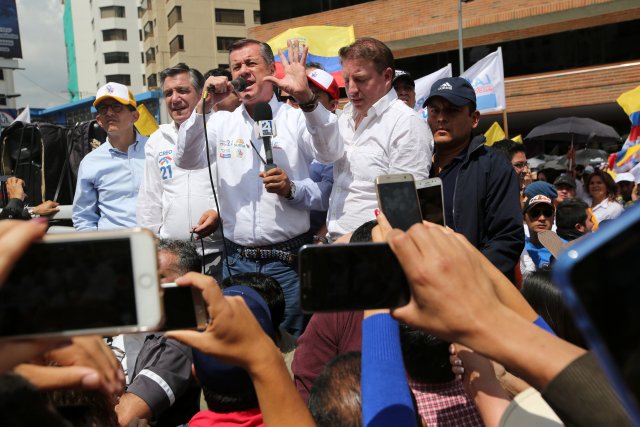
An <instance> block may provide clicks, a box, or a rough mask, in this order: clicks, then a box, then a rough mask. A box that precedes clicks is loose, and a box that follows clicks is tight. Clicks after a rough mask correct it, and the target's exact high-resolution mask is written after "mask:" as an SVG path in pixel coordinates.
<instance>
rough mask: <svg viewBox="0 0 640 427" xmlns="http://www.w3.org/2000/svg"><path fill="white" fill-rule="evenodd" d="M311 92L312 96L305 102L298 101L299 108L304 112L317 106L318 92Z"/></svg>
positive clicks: (308, 111) (310, 110)
mask: <svg viewBox="0 0 640 427" xmlns="http://www.w3.org/2000/svg"><path fill="white" fill-rule="evenodd" d="M312 93H313V96H312V97H311V99H310V100H309V101H307V102H305V103H304V104H300V103H298V107H300V109H301V110H302V111H304V112H305V113H310V112H312V111H313V110H315V109H316V107H317V106H318V94H317V93H315V92H313V91H312Z"/></svg>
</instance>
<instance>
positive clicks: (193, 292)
mask: <svg viewBox="0 0 640 427" xmlns="http://www.w3.org/2000/svg"><path fill="white" fill-rule="evenodd" d="M161 286H162V290H163V293H164V298H163V301H164V315H165V322H164V326H163V328H162V329H163V330H165V331H169V330H173V329H199V328H204V327H205V326H206V323H204V322H206V312H205V310H206V307H205V305H204V300H203V299H202V294H201V293H200V291H198V290H197V289H195V288H192V287H191V286H177V285H175V284H166V285H165V284H163V285H161Z"/></svg>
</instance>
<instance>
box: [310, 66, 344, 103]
mask: <svg viewBox="0 0 640 427" xmlns="http://www.w3.org/2000/svg"><path fill="white" fill-rule="evenodd" d="M307 79H309V81H310V82H311V83H313V84H314V85H315V86H317V87H318V88H319V89H320V90H323V91H325V92H327V93H328V94H329V96H330V97H331V98H333V99H340V88H339V87H338V82H336V79H334V78H333V76H332V75H331V74H329V73H327V72H326V71H324V70H320V69H319V68H316V69H315V70H313V71H312V72H310V73H309V74H307Z"/></svg>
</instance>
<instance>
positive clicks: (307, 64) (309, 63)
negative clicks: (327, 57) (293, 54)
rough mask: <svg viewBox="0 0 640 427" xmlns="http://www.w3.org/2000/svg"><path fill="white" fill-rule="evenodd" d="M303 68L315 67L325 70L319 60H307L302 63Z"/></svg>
mask: <svg viewBox="0 0 640 427" xmlns="http://www.w3.org/2000/svg"><path fill="white" fill-rule="evenodd" d="M304 68H317V69H319V70H322V71H325V69H324V67H323V66H322V64H321V63H319V62H307V63H306V64H304Z"/></svg>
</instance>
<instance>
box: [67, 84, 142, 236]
mask: <svg viewBox="0 0 640 427" xmlns="http://www.w3.org/2000/svg"><path fill="white" fill-rule="evenodd" d="M93 106H94V107H95V108H96V110H98V115H97V116H96V120H97V121H98V124H99V125H100V126H101V127H102V128H103V129H104V130H105V131H106V132H107V140H106V141H105V143H104V144H102V145H101V146H100V147H98V148H97V149H95V150H94V151H92V152H91V153H89V154H88V155H87V156H86V157H85V158H84V159H82V162H80V168H79V170H78V182H77V185H76V194H75V197H74V199H73V215H72V217H71V218H72V220H73V226H74V227H75V228H76V230H78V231H89V230H109V229H114V228H126V227H135V225H136V199H137V197H138V188H139V187H140V182H141V180H142V176H143V172H144V146H145V143H146V141H147V138H146V137H144V136H142V135H140V134H139V133H138V132H137V131H136V129H135V127H134V126H133V124H134V123H135V122H136V120H138V117H139V114H138V111H137V110H136V106H137V104H136V100H135V99H134V97H133V94H132V93H131V91H130V90H129V89H128V88H127V87H126V86H124V85H122V84H120V83H113V82H109V83H107V84H106V85H104V86H102V87H101V88H100V89H98V93H97V94H96V100H95V101H94V102H93Z"/></svg>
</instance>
